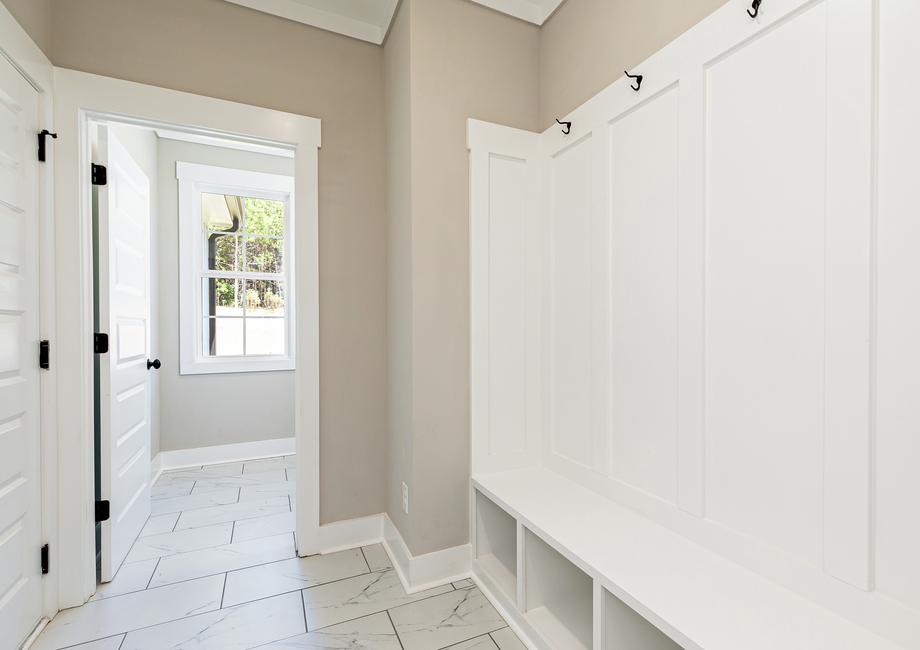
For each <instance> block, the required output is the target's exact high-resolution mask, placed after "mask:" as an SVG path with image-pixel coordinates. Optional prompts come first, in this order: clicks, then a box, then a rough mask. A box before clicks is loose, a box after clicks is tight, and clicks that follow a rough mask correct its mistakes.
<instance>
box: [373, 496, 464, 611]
mask: <svg viewBox="0 0 920 650" xmlns="http://www.w3.org/2000/svg"><path fill="white" fill-rule="evenodd" d="M383 547H384V548H385V549H386V551H387V554H389V556H390V560H392V562H393V568H394V569H396V574H397V575H398V576H399V580H400V582H402V585H403V588H404V589H405V590H406V592H407V593H410V594H413V593H416V592H419V591H424V590H425V589H431V588H432V587H438V586H440V585H444V584H447V583H448V582H456V581H457V580H463V579H464V578H469V577H470V575H471V574H470V572H471V564H470V562H471V556H472V548H471V546H470V545H469V544H464V545H462V546H455V547H453V548H445V549H443V550H440V551H434V552H433V553H426V554H425V555H412V553H411V552H410V551H409V547H408V546H406V542H405V540H403V538H402V535H401V534H400V532H399V529H397V528H396V525H395V524H394V523H393V521H392V520H391V519H390V517H389V516H388V515H387V514H386V513H384V514H383Z"/></svg>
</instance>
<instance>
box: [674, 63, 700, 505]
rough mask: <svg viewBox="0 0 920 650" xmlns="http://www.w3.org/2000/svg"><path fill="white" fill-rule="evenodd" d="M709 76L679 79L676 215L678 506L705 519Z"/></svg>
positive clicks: (688, 74) (695, 71)
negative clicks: (706, 152)
mask: <svg viewBox="0 0 920 650" xmlns="http://www.w3.org/2000/svg"><path fill="white" fill-rule="evenodd" d="M704 75H705V73H704V70H703V68H702V67H701V66H699V65H697V66H690V67H688V69H686V70H684V71H683V72H682V74H681V76H680V82H679V83H680V86H679V87H680V102H681V105H680V127H679V129H680V130H679V135H678V138H679V143H680V144H679V147H680V152H679V171H678V174H679V181H678V182H679V185H680V189H679V192H680V201H679V214H678V240H677V241H678V243H677V250H678V253H677V255H678V271H679V273H678V276H679V277H678V300H679V304H678V310H677V311H678V334H677V336H678V343H677V350H678V352H677V354H678V364H677V367H678V370H677V372H678V377H677V382H678V383H677V400H678V401H677V403H678V416H677V437H678V439H677V504H678V506H679V507H680V509H681V510H683V511H684V512H687V513H689V514H691V515H695V516H697V517H703V516H705V514H706V497H705V473H706V455H705V450H706V434H705V428H706V422H705V400H706V397H705V395H706V394H705V364H704V358H705V347H706V334H705V332H706V328H705V264H706V235H705V232H706V218H705V202H706V199H705V183H706V179H705V167H706V158H705V153H704V152H705V142H704V140H705V138H704V135H705V128H704V127H705V122H706V98H705V76H704Z"/></svg>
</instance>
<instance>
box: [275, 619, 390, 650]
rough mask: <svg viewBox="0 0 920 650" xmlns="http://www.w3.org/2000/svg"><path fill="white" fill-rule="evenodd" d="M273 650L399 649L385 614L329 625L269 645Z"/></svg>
mask: <svg viewBox="0 0 920 650" xmlns="http://www.w3.org/2000/svg"><path fill="white" fill-rule="evenodd" d="M265 647H266V648H271V649H272V650H295V649H297V650H337V649H343V650H401V648H402V646H401V645H400V644H399V638H398V637H397V636H396V631H395V630H394V629H393V625H392V624H391V623H390V617H389V616H387V613H386V612H380V613H379V614H371V615H370V616H364V617H362V618H358V619H355V620H352V621H346V622H345V623H339V624H338V625H330V626H329V627H324V628H323V629H321V630H316V631H315V632H308V633H307V634H301V635H299V636H295V637H291V638H290V639H285V640H283V641H276V642H275V643H270V644H268V645H267V646H265Z"/></svg>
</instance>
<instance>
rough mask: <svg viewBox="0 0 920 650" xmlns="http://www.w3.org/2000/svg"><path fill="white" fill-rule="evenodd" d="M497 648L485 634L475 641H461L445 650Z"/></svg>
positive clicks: (491, 649)
mask: <svg viewBox="0 0 920 650" xmlns="http://www.w3.org/2000/svg"><path fill="white" fill-rule="evenodd" d="M497 648H498V646H497V645H495V641H493V640H492V637H490V636H489V635H488V634H487V635H485V636H477V637H476V638H475V639H470V640H469V641H462V642H460V643H457V644H454V645H452V646H448V647H447V648H445V650H497Z"/></svg>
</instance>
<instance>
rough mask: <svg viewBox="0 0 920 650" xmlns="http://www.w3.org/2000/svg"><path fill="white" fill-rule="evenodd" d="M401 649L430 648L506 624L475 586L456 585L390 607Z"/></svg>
mask: <svg viewBox="0 0 920 650" xmlns="http://www.w3.org/2000/svg"><path fill="white" fill-rule="evenodd" d="M390 617H391V618H392V619H393V625H395V626H396V632H397V634H399V638H400V640H402V644H403V647H404V648H405V650H431V648H444V647H445V646H449V645H451V644H455V643H460V642H461V641H466V640H468V639H473V638H475V637H478V636H482V635H483V634H488V633H489V632H493V631H495V630H499V629H501V628H503V627H506V625H507V624H506V623H505V622H504V620H502V617H501V616H500V615H499V614H498V612H497V611H495V608H494V607H492V605H491V603H489V601H488V600H486V597H485V596H484V595H483V594H482V592H481V591H479V589H475V588H474V589H460V590H458V591H451V592H449V593H446V594H443V595H441V596H436V597H434V598H426V599H425V600H422V601H419V602H417V603H412V604H410V605H404V606H402V607H397V608H395V609H393V610H391V611H390Z"/></svg>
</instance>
